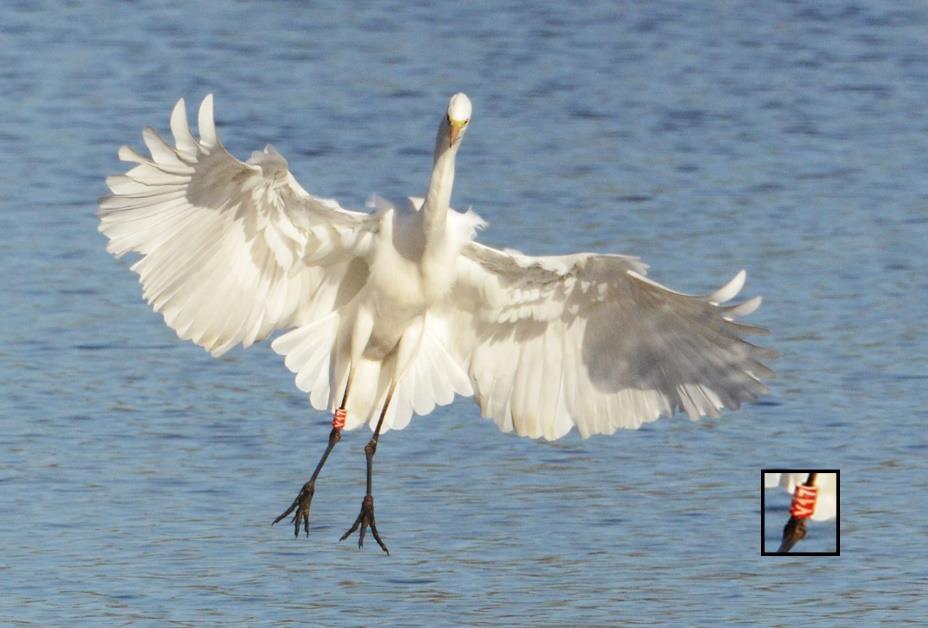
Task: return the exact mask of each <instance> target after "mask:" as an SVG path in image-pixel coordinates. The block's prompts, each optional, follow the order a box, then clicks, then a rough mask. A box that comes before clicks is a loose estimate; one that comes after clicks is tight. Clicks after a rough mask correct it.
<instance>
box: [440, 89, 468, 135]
mask: <svg viewBox="0 0 928 628" xmlns="http://www.w3.org/2000/svg"><path fill="white" fill-rule="evenodd" d="M470 114H471V104H470V98H468V97H467V94H464V93H463V92H458V93H457V94H455V95H454V96H452V97H451V100H449V101H448V112H447V113H446V114H445V119H444V121H443V122H442V130H443V131H446V132H447V137H448V146H449V147H451V146H454V145H455V144H456V143H458V142H460V141H461V138H462V137H464V132H465V131H467V125H468V123H469V122H470Z"/></svg>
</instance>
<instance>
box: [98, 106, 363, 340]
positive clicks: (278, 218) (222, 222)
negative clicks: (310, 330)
mask: <svg viewBox="0 0 928 628" xmlns="http://www.w3.org/2000/svg"><path fill="white" fill-rule="evenodd" d="M198 127H199V133H200V139H199V140H196V139H194V137H193V136H192V135H191V133H190V129H189V127H188V125H187V114H186V110H185V107H184V101H183V99H181V100H179V101H178V102H177V105H175V107H174V111H173V112H172V114H171V132H172V134H173V135H174V143H175V146H170V145H169V144H167V143H166V142H165V141H164V140H163V139H161V137H159V136H158V134H157V133H156V132H155V131H154V130H153V129H150V128H146V129H145V130H144V132H143V134H142V138H143V140H144V142H145V145H146V146H147V147H148V150H149V151H150V152H151V158H150V159H148V158H146V157H143V156H142V155H139V154H138V153H136V152H135V151H134V150H132V149H131V148H129V147H127V146H124V147H122V148H121V149H120V150H119V158H120V159H121V160H123V161H130V162H135V163H136V164H138V165H137V166H135V167H134V168H132V169H131V170H129V171H128V172H127V173H126V174H124V175H119V176H113V177H109V178H108V179H107V185H108V186H109V188H110V190H111V191H112V195H110V196H107V197H105V198H102V199H101V200H100V211H99V216H100V227H99V229H100V231H101V232H102V233H104V234H105V235H106V236H107V237H108V238H109V240H110V241H109V243H108V245H107V250H108V251H109V252H110V253H112V254H113V255H115V256H116V257H120V256H122V255H124V254H126V253H128V252H130V251H131V252H135V253H139V254H141V256H142V257H141V259H139V260H138V261H137V262H136V263H135V264H134V265H133V266H132V270H133V271H135V272H136V273H138V275H139V278H140V282H141V284H142V288H143V291H144V295H145V299H146V300H147V301H148V302H149V303H150V304H151V305H152V307H153V308H154V309H155V310H156V311H157V312H160V313H161V314H162V315H163V316H164V320H165V322H166V323H167V324H168V326H170V327H171V328H172V329H174V330H176V331H177V335H178V336H180V337H181V338H184V339H190V340H192V341H193V342H195V343H196V344H198V345H200V346H201V347H203V348H205V349H207V350H209V351H210V352H211V353H212V354H213V355H217V356H218V355H221V354H223V353H225V352H226V351H228V350H229V349H230V348H232V347H233V346H235V345H236V344H239V343H241V344H242V345H244V346H246V347H247V346H249V345H251V344H252V343H254V342H255V341H257V340H261V339H263V338H265V337H266V336H267V335H268V334H269V333H271V332H272V331H273V330H275V329H279V328H282V327H289V326H292V325H296V324H303V323H305V322H310V321H312V320H315V319H317V318H319V317H320V316H322V315H324V314H326V313H328V312H331V311H332V309H333V308H336V307H338V305H339V304H340V303H341V302H344V301H346V300H347V299H349V298H350V296H352V295H350V294H347V293H348V292H350V291H351V290H352V289H354V290H356V289H357V288H358V287H359V286H360V285H361V284H363V281H364V278H365V277H366V273H367V266H366V264H365V263H364V262H363V257H364V255H365V254H366V252H367V251H368V250H369V247H370V242H371V235H372V233H373V232H374V231H375V230H376V227H377V222H376V220H375V219H374V217H373V216H371V215H369V214H362V213H357V212H349V211H345V210H344V209H342V208H341V207H340V206H339V205H338V203H336V202H335V201H332V200H328V199H323V198H318V197H315V196H312V195H310V194H309V193H307V192H306V191H305V190H304V189H303V188H302V187H300V185H299V184H298V183H297V182H296V180H295V179H294V178H293V175H292V174H290V172H289V171H288V169H287V161H286V160H285V159H284V158H283V157H282V156H281V155H280V154H279V153H277V151H276V150H274V148H273V147H271V146H268V147H267V148H265V149H264V151H261V152H255V153H254V154H253V155H252V157H251V159H249V160H248V162H247V163H246V162H241V161H239V160H238V159H236V158H235V157H233V156H232V155H231V154H229V152H228V151H226V149H225V148H224V147H223V145H222V143H221V142H220V141H219V137H218V135H217V134H216V128H215V125H214V122H213V99H212V95H209V96H207V97H206V98H205V99H204V100H203V103H202V104H201V105H200V110H199V119H198ZM349 274H351V275H353V276H352V277H349V278H348V279H349V280H348V281H343V280H344V279H346V277H347V276H348V275H349Z"/></svg>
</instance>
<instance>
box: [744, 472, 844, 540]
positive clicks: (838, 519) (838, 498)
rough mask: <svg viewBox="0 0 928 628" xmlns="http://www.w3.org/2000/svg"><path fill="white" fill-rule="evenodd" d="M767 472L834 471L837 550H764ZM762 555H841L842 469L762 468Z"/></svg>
mask: <svg viewBox="0 0 928 628" xmlns="http://www.w3.org/2000/svg"><path fill="white" fill-rule="evenodd" d="M765 473H834V474H835V476H836V478H837V480H838V485H837V487H836V495H835V499H836V502H837V503H836V504H835V506H836V508H835V537H836V538H835V551H834V552H786V553H782V554H781V553H779V552H767V551H764V536H765V532H766V531H765V529H764V527H765V526H764V511H765V509H766V499H765V496H764V494H765V492H766V491H765V489H764V474H765ZM760 555H761V556H840V555H841V470H840V469H761V470H760Z"/></svg>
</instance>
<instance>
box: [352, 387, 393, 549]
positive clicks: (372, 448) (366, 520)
mask: <svg viewBox="0 0 928 628" xmlns="http://www.w3.org/2000/svg"><path fill="white" fill-rule="evenodd" d="M394 390H396V383H395V382H394V383H393V384H392V385H391V386H390V390H389V392H387V399H386V401H384V404H383V409H382V410H381V411H380V419H378V421H377V427H376V429H374V435H373V436H372V437H371V440H370V441H368V443H367V445H365V447H364V456H365V458H367V495H365V496H364V499H363V500H362V501H361V512H360V513H359V514H358V518H357V519H355V520H354V524H353V525H352V526H351V528H350V529H349V530H348V531H347V532H345V533H344V534H343V535H342V538H340V539H339V541H344V540H345V539H347V538H348V537H349V536H351V534H353V533H354V531H355V530H357V529H358V526H360V527H361V532H360V534H359V535H358V547H359V548H361V547H364V535H365V534H366V533H367V528H368V526H369V527H370V529H371V534H373V535H374V540H375V541H377V544H378V545H379V546H380V549H382V550H383V551H385V552H386V553H387V555H388V556H389V555H390V550H388V549H387V546H386V544H385V543H384V542H383V539H381V538H380V533H378V532H377V520H376V519H375V518H374V495H373V477H374V454H375V453H377V441H378V439H379V438H380V428H381V427H383V418H384V417H385V416H386V414H387V408H388V407H389V406H390V400H391V399H393V392H394Z"/></svg>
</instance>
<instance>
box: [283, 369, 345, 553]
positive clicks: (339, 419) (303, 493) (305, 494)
mask: <svg viewBox="0 0 928 628" xmlns="http://www.w3.org/2000/svg"><path fill="white" fill-rule="evenodd" d="M353 375H354V369H351V370H349V372H348V382H347V384H346V385H345V395H344V396H343V397H342V403H341V406H340V407H339V408H338V410H336V411H335V416H334V417H333V418H332V431H331V432H329V444H328V446H327V447H326V448H325V453H323V454H322V458H320V459H319V463H318V464H317V465H316V470H315V471H313V475H312V477H310V478H309V481H308V482H306V484H304V485H303V488H301V489H300V492H299V494H298V495H297V496H296V499H294V500H293V503H291V504H290V507H289V508H287V509H286V510H285V511H283V512H282V513H280V516H278V517H277V518H276V519H274V523H272V524H271V525H274V524H276V523H277V522H279V521H280V520H281V519H283V518H284V517H286V516H287V515H289V514H290V513H291V512H293V511H294V510H295V511H296V512H295V513H294V514H293V519H291V520H290V521H291V523H293V536H300V524H302V525H303V529H304V530H305V531H306V536H309V510H310V507H311V506H312V501H313V494H314V493H315V492H316V478H317V477H318V476H319V472H320V471H322V466H323V465H324V464H325V461H326V460H327V459H328V457H329V454H330V453H332V449H334V448H335V445H336V444H337V443H338V441H340V440H341V439H342V428H343V427H345V418H346V411H345V404H346V403H347V401H348V391H349V390H350V389H351V378H352V376H353Z"/></svg>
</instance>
